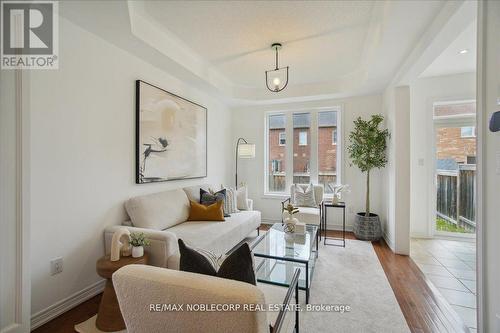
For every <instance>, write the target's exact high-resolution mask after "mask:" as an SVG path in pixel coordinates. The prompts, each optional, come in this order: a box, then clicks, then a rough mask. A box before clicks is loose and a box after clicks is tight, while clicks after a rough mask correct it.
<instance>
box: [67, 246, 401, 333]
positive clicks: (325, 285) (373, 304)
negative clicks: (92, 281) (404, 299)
mask: <svg viewBox="0 0 500 333" xmlns="http://www.w3.org/2000/svg"><path fill="white" fill-rule="evenodd" d="M259 287H260V288H261V289H262V290H263V291H264V293H265V295H266V301H267V302H268V303H281V301H282V300H283V298H284V295H285V293H286V288H284V287H277V286H272V285H268V284H259ZM300 301H301V303H302V305H303V306H305V292H303V291H301V293H300ZM292 302H293V300H292ZM309 303H310V304H342V305H349V306H350V308H351V310H350V312H344V313H339V312H301V313H300V331H301V332H306V333H308V332H310V333H316V332H342V333H343V332H346V333H347V332H348V333H351V332H352V333H365V332H366V333H368V332H380V333H382V332H383V333H389V332H391V333H392V332H394V333H400V332H401V333H403V332H410V330H409V328H408V325H407V324H406V320H405V318H404V316H403V313H402V312H401V309H400V307H399V305H398V302H397V300H396V297H395V296H394V292H393V291H392V288H391V286H390V285H389V281H388V280H387V278H386V276H385V273H384V270H383V268H382V266H381V265H380V262H379V260H378V258H377V255H376V254H375V251H374V250H373V246H372V245H371V243H370V242H363V241H357V240H346V247H345V248H342V247H337V246H328V245H326V246H325V245H320V248H319V257H318V259H317V261H316V267H315V270H314V276H313V280H312V286H311V294H310V302H309ZM275 318H276V313H273V314H271V315H270V320H271V322H274V320H275ZM286 319H287V320H286V322H287V323H286V325H285V326H286V329H285V330H284V332H290V331H292V330H293V315H292V316H287V318H286ZM75 330H76V331H77V332H80V333H101V331H99V330H97V329H96V328H95V316H94V317H92V318H91V319H89V320H87V321H86V322H83V323H81V324H78V325H76V326H75ZM123 332H126V331H121V332H120V333H123Z"/></svg>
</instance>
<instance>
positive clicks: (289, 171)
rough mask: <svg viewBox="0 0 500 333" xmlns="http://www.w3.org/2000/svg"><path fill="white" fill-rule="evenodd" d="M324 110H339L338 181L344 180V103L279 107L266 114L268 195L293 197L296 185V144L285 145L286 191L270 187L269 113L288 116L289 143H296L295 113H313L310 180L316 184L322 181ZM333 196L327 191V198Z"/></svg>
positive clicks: (286, 123)
mask: <svg viewBox="0 0 500 333" xmlns="http://www.w3.org/2000/svg"><path fill="white" fill-rule="evenodd" d="M324 111H336V112H337V127H336V130H337V175H336V176H337V178H336V179H337V184H341V183H342V176H343V171H344V154H343V151H342V150H343V144H344V143H343V142H344V140H343V138H344V127H345V126H344V123H343V105H341V104H338V105H334V106H329V107H320V108H309V109H293V110H276V111H268V112H265V113H264V117H265V119H264V129H265V130H264V146H265V147H264V149H263V153H264V159H263V161H264V165H263V166H264V191H263V192H264V193H263V197H264V198H270V199H272V198H286V197H289V196H290V193H289V191H290V186H291V185H292V184H293V147H294V145H293V144H291V145H286V144H285V147H286V148H285V158H284V162H285V169H284V170H283V171H284V172H285V175H286V176H285V190H284V192H271V191H269V188H268V185H269V184H268V182H269V170H268V169H269V116H270V115H279V114H282V115H284V116H285V133H286V135H285V136H286V142H293V114H294V113H304V112H309V113H311V126H310V128H309V130H310V132H309V134H310V135H308V137H310V142H308V144H310V145H311V159H310V161H311V162H310V170H311V171H310V177H311V178H310V179H311V182H312V183H313V184H318V180H319V179H318V172H319V170H318V158H319V152H318V149H319V144H318V132H319V127H318V113H319V112H324ZM328 197H331V194H326V193H325V198H328Z"/></svg>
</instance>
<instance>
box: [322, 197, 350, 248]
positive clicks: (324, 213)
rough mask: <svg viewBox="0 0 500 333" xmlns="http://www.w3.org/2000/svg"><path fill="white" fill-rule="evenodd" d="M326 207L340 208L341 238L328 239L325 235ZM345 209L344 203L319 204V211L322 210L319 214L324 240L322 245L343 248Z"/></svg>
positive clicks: (324, 202)
mask: <svg viewBox="0 0 500 333" xmlns="http://www.w3.org/2000/svg"><path fill="white" fill-rule="evenodd" d="M328 207H332V208H342V238H338V237H328V236H327V235H326V223H327V221H328V220H327V218H328V214H327V213H328V212H327V208H328ZM345 208H346V204H345V202H337V203H333V202H326V201H323V202H322V204H321V210H322V213H321V219H322V221H321V223H322V224H323V230H324V232H325V234H324V239H323V244H325V245H333V246H341V247H345ZM327 240H333V241H341V242H342V243H341V244H338V243H328V242H327Z"/></svg>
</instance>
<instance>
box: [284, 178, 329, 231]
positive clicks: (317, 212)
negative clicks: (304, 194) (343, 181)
mask: <svg viewBox="0 0 500 333" xmlns="http://www.w3.org/2000/svg"><path fill="white" fill-rule="evenodd" d="M296 186H298V187H301V188H302V189H304V190H305V189H307V187H308V186H309V185H308V184H296ZM313 190H314V199H315V201H316V204H317V206H316V207H300V206H297V207H298V208H299V212H298V213H296V214H295V217H296V218H297V219H298V220H299V221H300V222H302V223H305V224H313V225H316V226H318V227H319V228H320V229H321V225H322V223H321V205H322V202H323V193H324V188H323V186H322V185H313ZM287 203H291V204H292V205H294V206H295V198H294V185H292V186H290V197H289V198H287V199H285V200H283V201H282V202H281V210H282V211H283V209H284V208H285V205H286V204H287ZM282 222H283V220H282ZM319 234H320V236H321V230H320V232H319Z"/></svg>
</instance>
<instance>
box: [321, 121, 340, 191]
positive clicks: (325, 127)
mask: <svg viewBox="0 0 500 333" xmlns="http://www.w3.org/2000/svg"><path fill="white" fill-rule="evenodd" d="M330 142H331V144H330ZM336 182H337V112H335V111H324V112H319V113H318V183H320V184H323V186H324V188H325V193H326V194H331V193H332V192H333V191H332V188H331V186H332V184H335V183H336Z"/></svg>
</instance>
